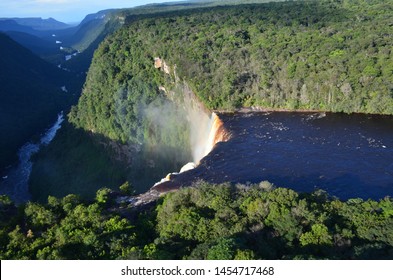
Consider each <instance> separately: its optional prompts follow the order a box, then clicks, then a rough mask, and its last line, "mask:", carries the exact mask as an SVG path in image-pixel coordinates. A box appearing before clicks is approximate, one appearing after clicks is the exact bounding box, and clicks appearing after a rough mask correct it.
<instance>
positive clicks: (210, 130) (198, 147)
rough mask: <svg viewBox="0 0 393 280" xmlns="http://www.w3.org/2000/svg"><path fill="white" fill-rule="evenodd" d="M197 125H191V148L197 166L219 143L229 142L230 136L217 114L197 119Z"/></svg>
mask: <svg viewBox="0 0 393 280" xmlns="http://www.w3.org/2000/svg"><path fill="white" fill-rule="evenodd" d="M195 122H197V124H191V147H192V151H193V160H194V162H195V163H196V164H198V163H199V162H200V160H201V159H202V158H203V157H205V156H206V155H207V154H208V153H210V151H211V150H213V148H214V146H215V145H216V144H217V143H218V142H225V141H228V139H229V138H230V135H229V133H228V131H227V130H226V129H225V127H224V123H223V122H222V120H221V119H220V118H219V116H218V115H217V114H216V113H214V112H213V113H212V114H211V116H210V117H207V116H204V117H203V118H202V119H201V118H199V119H196V120H195Z"/></svg>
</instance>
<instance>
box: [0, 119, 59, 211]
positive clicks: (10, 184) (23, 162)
mask: <svg viewBox="0 0 393 280" xmlns="http://www.w3.org/2000/svg"><path fill="white" fill-rule="evenodd" d="M63 121H64V115H63V112H61V113H59V114H58V116H57V120H56V122H55V123H54V124H53V125H52V126H51V127H50V128H49V129H48V130H47V131H46V132H45V133H44V134H43V135H42V136H41V138H40V140H39V141H38V142H28V143H26V144H25V145H23V146H22V147H21V148H20V149H19V152H18V157H19V161H18V165H16V166H14V167H11V168H10V169H9V171H8V172H7V175H5V176H3V177H2V178H0V194H6V195H8V196H9V197H10V198H11V199H12V200H13V201H14V202H15V203H16V204H20V203H23V202H26V201H28V200H30V198H31V197H30V193H29V185H28V182H29V177H30V173H31V169H32V166H33V163H32V162H31V157H32V155H33V154H35V153H37V152H38V151H39V150H40V147H42V145H48V144H49V143H50V142H51V141H52V140H53V138H54V137H55V135H56V132H57V130H58V129H59V128H60V127H61V124H62V122H63Z"/></svg>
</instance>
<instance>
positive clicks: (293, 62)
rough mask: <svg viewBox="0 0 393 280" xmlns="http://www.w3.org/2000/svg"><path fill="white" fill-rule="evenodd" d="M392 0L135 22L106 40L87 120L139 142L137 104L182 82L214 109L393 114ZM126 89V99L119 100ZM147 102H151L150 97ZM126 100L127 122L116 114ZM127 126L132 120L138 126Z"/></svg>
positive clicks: (80, 120)
mask: <svg viewBox="0 0 393 280" xmlns="http://www.w3.org/2000/svg"><path fill="white" fill-rule="evenodd" d="M392 16H393V12H392V3H390V2H385V1H377V0H375V1H368V2H364V1H305V2H303V1H302V2H285V3H270V4H265V5H264V4H261V5H244V6H236V7H231V6H228V7H216V8H209V9H199V10H191V11H185V12H171V13H168V14H160V15H158V16H151V17H149V18H146V19H141V20H138V21H133V20H132V19H130V24H129V25H127V26H126V27H124V28H122V29H121V30H119V31H118V32H116V33H115V34H114V35H113V36H111V37H110V38H108V39H107V40H105V41H104V42H103V44H101V46H100V48H99V49H98V50H97V52H96V53H95V57H94V60H93V63H92V65H91V68H90V70H89V73H88V77H87V82H86V84H85V87H84V91H83V94H82V97H81V99H80V100H79V104H78V106H77V107H75V108H74V109H73V111H72V113H71V115H70V120H71V122H73V123H74V124H75V125H77V126H78V127H82V128H84V129H87V130H93V131H95V132H96V133H100V134H103V135H105V136H107V137H108V138H110V139H113V140H118V141H123V142H125V141H133V142H136V141H138V140H140V139H138V135H139V134H140V133H142V132H141V131H140V130H141V129H143V125H142V123H143V120H142V119H140V118H139V119H138V117H139V116H140V115H138V108H139V107H138V102H139V103H140V102H146V103H149V102H151V101H152V100H154V99H155V98H156V97H157V96H159V95H160V92H159V89H158V88H159V86H165V87H166V88H167V90H170V89H173V88H174V87H175V86H176V83H174V82H175V77H174V72H173V71H172V72H171V74H170V75H166V74H165V73H164V72H163V71H158V70H157V69H155V68H154V60H153V59H154V58H155V57H161V58H162V59H164V60H165V62H166V63H167V65H169V66H170V67H172V69H173V68H174V66H175V65H176V75H177V76H178V77H179V78H180V80H184V81H185V83H186V84H188V85H189V86H190V87H191V89H192V90H193V91H194V93H195V94H196V95H197V96H198V97H199V99H200V100H201V101H202V102H203V103H204V104H205V106H206V107H207V108H210V109H215V110H234V109H236V108H240V107H250V106H254V107H264V108H266V107H267V108H285V109H310V110H311V109H312V110H326V111H333V112H346V113H351V112H364V113H382V114H392V113H393V59H392V55H391V45H392V44H393V42H392V38H391V36H389V35H388V34H390V33H391V31H392V27H391V22H390V19H391V17H392ZM121 90H122V91H123V92H124V94H125V96H127V97H126V98H125V99H119V98H116V97H115V96H116V94H118V92H119V91H121ZM141 100H143V101H141ZM119 102H123V104H122V106H124V107H126V108H127V109H126V111H127V116H128V118H127V121H128V122H130V121H131V124H125V123H124V122H123V121H122V120H121V119H120V118H119V115H118V114H117V112H116V108H117V106H118V103H119ZM124 126H127V127H130V128H131V127H132V128H133V129H132V132H131V133H129V131H128V130H127V131H126V132H125V130H124V129H123V127H124Z"/></svg>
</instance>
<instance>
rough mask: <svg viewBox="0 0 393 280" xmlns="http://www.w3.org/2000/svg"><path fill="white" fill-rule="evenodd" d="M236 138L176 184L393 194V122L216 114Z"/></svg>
mask: <svg viewBox="0 0 393 280" xmlns="http://www.w3.org/2000/svg"><path fill="white" fill-rule="evenodd" d="M219 117H220V118H221V120H222V121H223V122H224V125H225V127H226V129H227V130H229V131H230V132H231V134H232V138H231V139H230V140H229V141H227V142H222V143H218V144H217V145H216V146H215V148H214V149H213V151H211V152H210V153H209V154H208V155H207V156H206V157H205V158H203V159H202V160H201V163H200V165H199V166H198V167H197V168H196V169H193V170H190V171H188V172H185V173H182V174H180V175H179V176H178V177H177V178H176V180H175V181H177V182H181V183H182V184H187V183H189V182H191V181H194V180H198V179H203V180H206V181H210V182H215V183H221V182H227V181H229V182H233V183H247V182H250V183H257V182H260V181H264V180H267V181H270V182H271V183H273V184H275V185H276V186H279V187H289V188H292V189H294V190H296V191H300V192H310V191H314V190H315V189H323V190H325V191H327V192H328V193H329V194H330V195H333V196H336V197H338V198H340V199H344V200H345V199H348V198H353V197H360V198H363V199H368V198H372V199H379V198H383V197H385V196H393V117H392V116H377V115H363V114H352V115H346V114H333V113H326V114H325V113H289V112H273V113H236V114H219Z"/></svg>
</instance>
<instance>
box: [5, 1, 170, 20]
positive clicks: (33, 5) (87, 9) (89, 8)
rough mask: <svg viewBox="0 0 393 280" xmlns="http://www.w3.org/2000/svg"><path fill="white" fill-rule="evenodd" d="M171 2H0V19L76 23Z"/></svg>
mask: <svg viewBox="0 0 393 280" xmlns="http://www.w3.org/2000/svg"><path fill="white" fill-rule="evenodd" d="M171 1H172V0H1V1H0V18H1V17H42V18H48V17H53V18H55V19H57V20H59V21H62V22H67V23H68V22H78V21H81V20H82V19H83V18H84V17H85V16H86V15H87V14H91V13H95V12H98V11H100V10H105V9H110V8H130V7H135V6H140V5H145V4H149V3H162V2H171Z"/></svg>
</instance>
